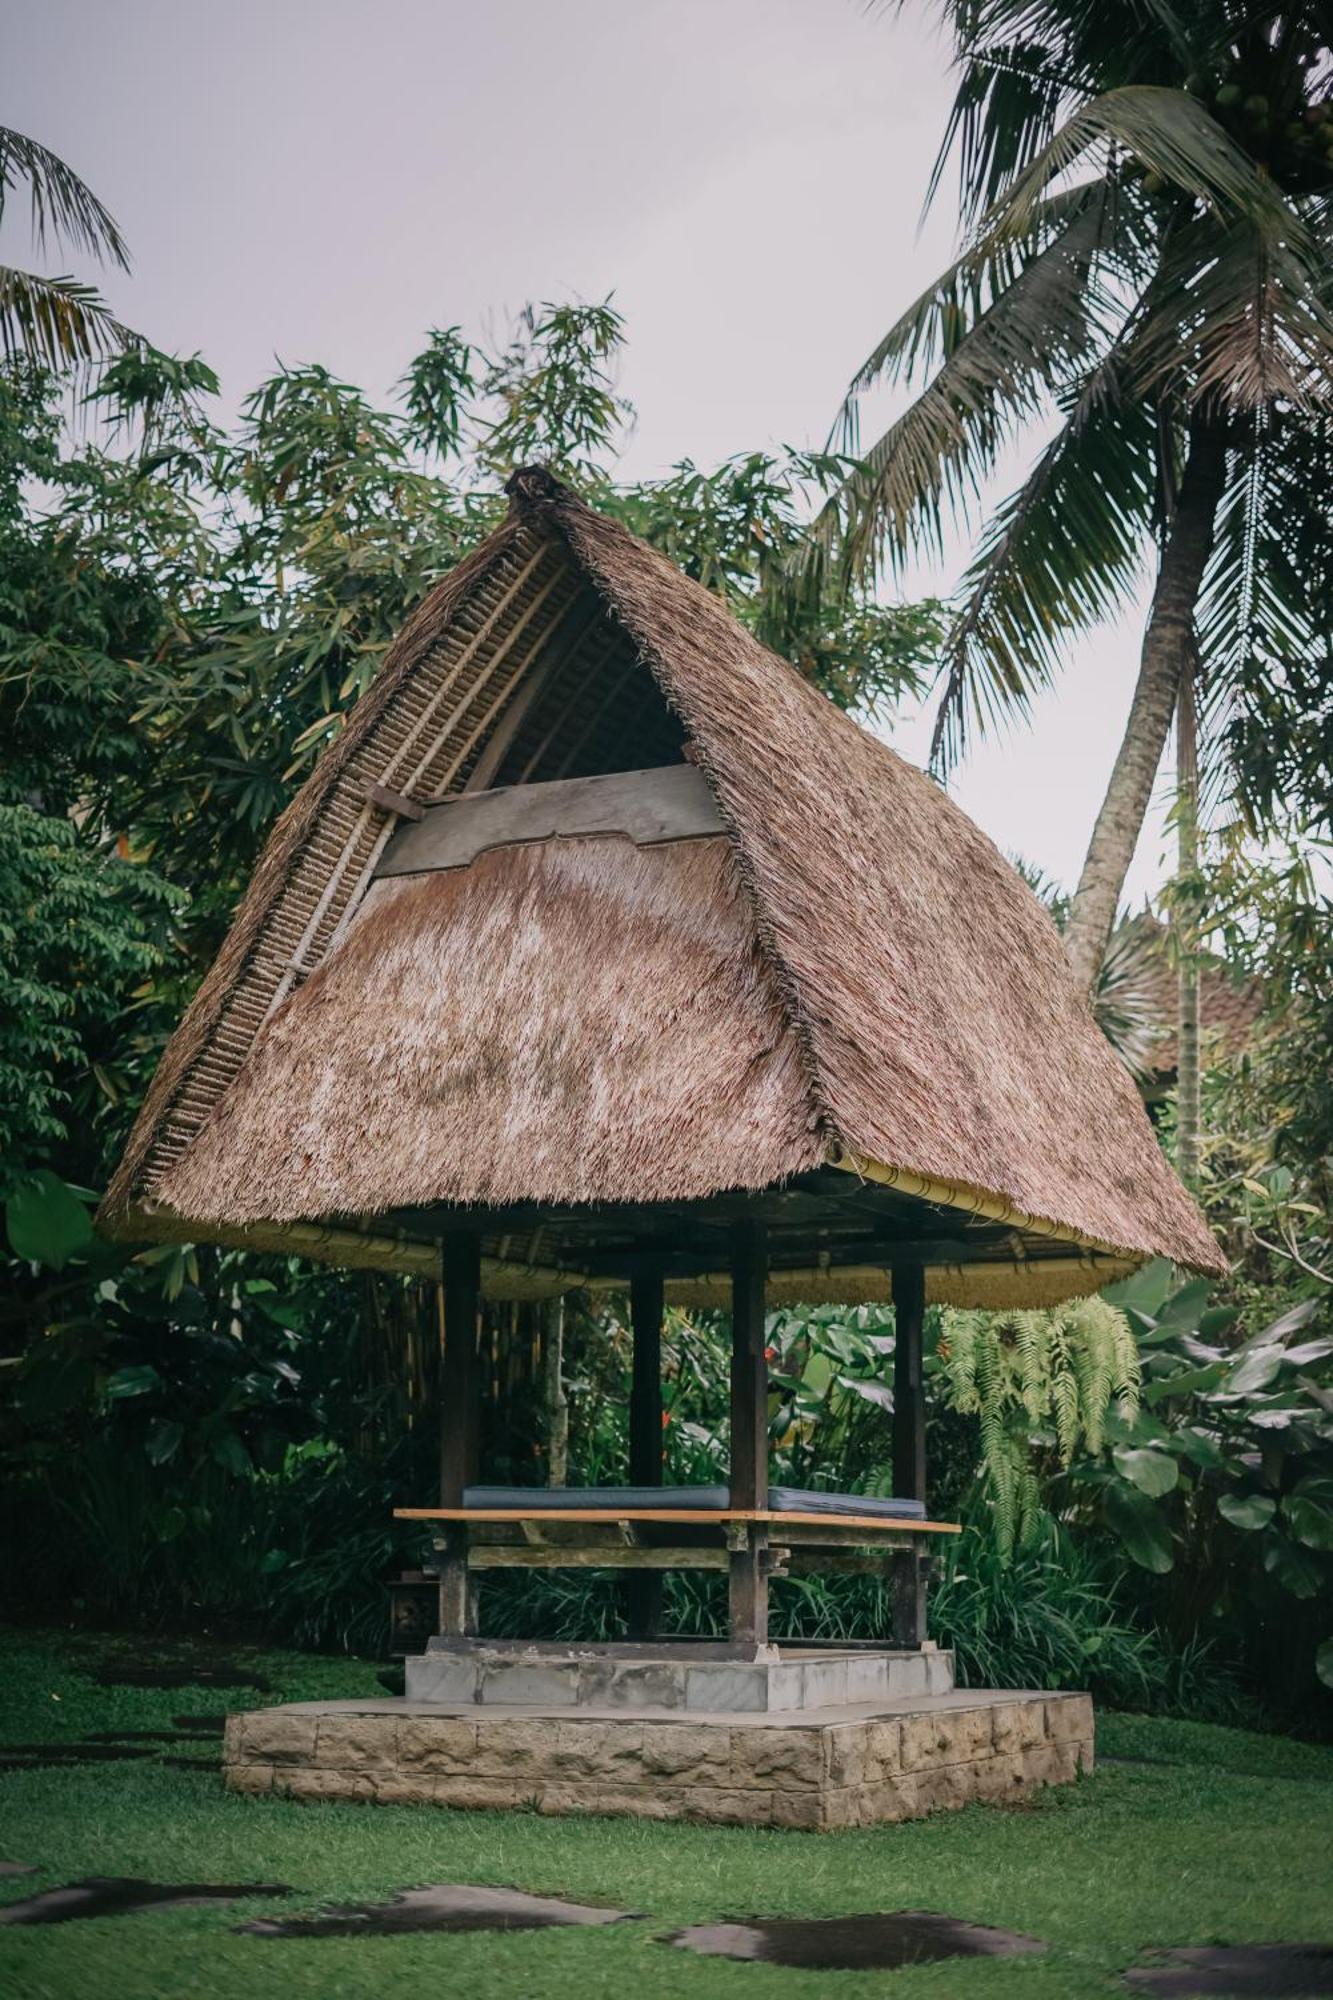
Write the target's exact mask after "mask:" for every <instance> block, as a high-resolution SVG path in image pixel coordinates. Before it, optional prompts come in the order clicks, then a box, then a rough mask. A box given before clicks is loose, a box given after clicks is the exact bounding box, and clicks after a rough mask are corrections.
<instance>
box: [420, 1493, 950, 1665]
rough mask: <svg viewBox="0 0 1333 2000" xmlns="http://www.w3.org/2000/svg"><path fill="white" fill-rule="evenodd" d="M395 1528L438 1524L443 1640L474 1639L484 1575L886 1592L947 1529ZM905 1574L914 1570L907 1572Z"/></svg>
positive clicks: (604, 1519)
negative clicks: (856, 1578)
mask: <svg viewBox="0 0 1333 2000" xmlns="http://www.w3.org/2000/svg"><path fill="white" fill-rule="evenodd" d="M394 1518H395V1520H399V1521H421V1522H438V1523H439V1524H440V1526H441V1528H442V1529H443V1533H442V1534H441V1535H440V1536H439V1538H438V1539H437V1544H436V1545H437V1547H438V1549H439V1551H440V1557H441V1570H440V1581H441V1603H442V1606H444V1607H449V1606H452V1607H456V1608H455V1610H454V1612H453V1616H452V1617H450V1616H449V1615H448V1613H447V1611H446V1612H444V1613H443V1614H442V1624H443V1626H444V1629H445V1630H446V1631H448V1630H452V1631H453V1632H454V1633H455V1634H456V1636H460V1637H463V1636H469V1635H470V1634H471V1633H474V1632H475V1630H476V1612H475V1593H474V1588H470V1587H469V1580H470V1579H471V1578H472V1577H473V1576H474V1575H475V1574H476V1573H477V1572H479V1571H482V1570H493V1569H617V1570H630V1571H635V1570H646V1571H656V1572H658V1573H661V1572H663V1571H665V1570H672V1569H679V1570H725V1571H728V1572H729V1573H730V1574H732V1576H733V1577H734V1575H735V1573H736V1570H737V1568H738V1567H739V1568H742V1569H749V1568H750V1567H751V1566H753V1565H756V1564H757V1565H758V1566H759V1567H760V1568H761V1569H762V1572H763V1575H764V1577H765V1578H766V1579H771V1578H773V1577H785V1576H807V1575H811V1574H814V1573H817V1572H829V1571H834V1572H840V1573H842V1574H861V1575H864V1574H871V1575H875V1574H880V1575H884V1576H885V1577H886V1580H888V1581H890V1582H891V1583H893V1584H894V1585H895V1587H896V1584H897V1575H896V1572H895V1569H894V1564H895V1560H896V1558H898V1557H899V1556H901V1555H902V1554H904V1553H907V1554H909V1555H916V1556H918V1557H923V1556H924V1551H925V1549H927V1548H929V1546H930V1538H931V1537H932V1536H936V1535H956V1534H958V1533H960V1532H961V1530H960V1528H959V1527H958V1524H957V1523H956V1522H952V1521H921V1520H914V1519H893V1518H886V1517H885V1516H883V1515H875V1514H852V1513H847V1514H839V1513H822V1512H821V1513H804V1512H794V1511H793V1512H778V1511H776V1510H774V1509H772V1508H767V1507H718V1508H711V1507H654V1508H647V1507H645V1508H626V1507H542V1506H534V1505H524V1506H523V1507H395V1509H394ZM912 1567H913V1569H916V1568H917V1567H918V1565H917V1564H913V1565H912Z"/></svg>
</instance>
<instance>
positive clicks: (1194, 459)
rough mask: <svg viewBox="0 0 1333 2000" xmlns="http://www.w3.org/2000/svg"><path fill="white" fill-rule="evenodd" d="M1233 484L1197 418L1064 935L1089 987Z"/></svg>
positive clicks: (1208, 426) (1212, 426)
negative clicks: (1135, 673)
mask: <svg viewBox="0 0 1333 2000" xmlns="http://www.w3.org/2000/svg"><path fill="white" fill-rule="evenodd" d="M1225 480H1226V439H1225V436H1224V433H1223V431H1222V429H1221V428H1220V426H1219V425H1218V424H1217V423H1216V422H1215V421H1210V420H1209V419H1208V418H1206V417H1204V416H1202V415H1196V416H1195V417H1194V419H1193V421H1192V422H1191V425H1190V436H1189V456H1188V458H1187V460H1186V464H1185V471H1184V475H1183V477H1182V479H1181V482H1180V493H1179V496H1178V498H1177V501H1176V508H1175V513H1174V515H1173V517H1172V520H1171V526H1170V529H1169V531H1168V533H1167V536H1166V540H1165V543H1164V544H1163V548H1162V559H1161V564H1160V566H1159V568H1158V572H1157V586H1156V588H1155V590H1154V591H1153V601H1152V610H1151V612H1150V614H1149V617H1148V628H1147V631H1146V632H1145V634H1144V638H1143V655H1142V661H1141V664H1140V667H1139V678H1138V684H1137V686H1136V687H1135V689H1134V699H1133V702H1132V703H1131V705H1130V711H1129V721H1128V723H1127V724H1126V726H1125V735H1124V740H1123V742H1122V743H1121V745H1120V750H1119V753H1118V754H1117V757H1116V760H1115V767H1114V769H1113V770H1112V772H1111V781H1110V784H1109V785H1108V786H1107V788H1106V797H1105V798H1104V800H1103V801H1102V808H1101V811H1100V812H1099V813H1098V815H1097V823H1096V825H1095V826H1094V828H1093V830H1092V839H1091V841H1090V842H1089V845H1088V855H1087V859H1086V861H1085V862H1084V864H1083V874H1082V876H1081V878H1080V880H1079V885H1078V889H1077V891H1076V892H1075V896H1074V901H1073V905H1072V907H1071V910H1070V914H1069V928H1068V930H1067V931H1066V933H1065V949H1066V951H1067V953H1068V955H1069V963H1070V965H1071V966H1072V967H1073V970H1074V973H1075V976H1076V977H1077V979H1078V980H1079V983H1080V984H1081V985H1082V986H1083V987H1084V988H1085V989H1090V988H1091V986H1092V982H1093V980H1094V979H1095V978H1096V976H1097V968H1098V966H1099V965H1100V964H1101V961H1102V954H1103V953H1104V952H1105V950H1106V944H1107V940H1108V938H1109V937H1110V935H1111V929H1112V926H1113V925H1114V923H1115V919H1116V911H1117V909H1118V907H1119V903H1120V897H1121V894H1122V892H1123V890H1124V886H1125V877H1126V876H1127V875H1128V873H1129V865H1130V863H1131V861H1132V860H1133V859H1134V849H1135V847H1136V846H1137V844H1138V838H1139V834H1140V832H1141V831H1142V828H1143V821H1144V816H1145V814H1146V813H1147V810H1148V801H1149V799H1150V798H1151V796H1152V788H1153V780H1154V779H1155V778H1156V776H1157V769H1158V766H1159V764H1160V763H1161V761H1162V752H1163V750H1164V749H1165V747H1166V739H1167V733H1168V731H1169V730H1170V727H1171V718H1172V715H1173V714H1174V712H1175V708H1176V702H1177V699H1178V696H1179V692H1180V686H1181V679H1182V676H1183V675H1184V674H1185V673H1186V672H1187V671H1188V669H1189V666H1190V663H1191V661H1192V659H1193V649H1194V608H1195V604H1196V602H1197V600H1198V595H1199V587H1200V585H1201V583H1202V581H1203V573H1204V568H1205V565H1206V564H1207V561H1208V557H1209V554H1210V553H1211V551H1212V546H1213V533H1214V524H1215V522H1216V518H1217V509H1218V503H1219V501H1220V500H1221V498H1222V490H1223V486H1224V484H1225Z"/></svg>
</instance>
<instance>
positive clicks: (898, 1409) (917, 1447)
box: [892, 1264, 926, 1647]
mask: <svg viewBox="0 0 1333 2000" xmlns="http://www.w3.org/2000/svg"><path fill="white" fill-rule="evenodd" d="M893 1314H894V1350H893V1491H894V1497H895V1498H896V1499H899V1500H920V1501H921V1502H922V1504H923V1505H924V1503H925V1498H926V1384H925V1375H924V1372H923V1367H922V1334H923V1328H924V1322H925V1315H926V1274H925V1270H924V1269H923V1267H922V1266H921V1265H920V1264H898V1265H895V1266H894V1269H893ZM892 1576H893V1643H894V1645H895V1646H906V1647H915V1646H919V1645H920V1644H921V1642H922V1640H923V1639H924V1638H925V1636H926V1559H925V1557H924V1556H921V1555H919V1554H917V1553H916V1551H915V1550H912V1551H905V1552H904V1553H902V1554H900V1555H897V1556H895V1557H894V1558H893V1565H892Z"/></svg>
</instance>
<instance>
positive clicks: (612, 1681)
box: [405, 1639, 954, 1715]
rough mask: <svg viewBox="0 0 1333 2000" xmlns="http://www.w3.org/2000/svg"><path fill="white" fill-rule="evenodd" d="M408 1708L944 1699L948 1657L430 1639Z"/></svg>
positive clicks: (738, 1706) (864, 1650)
mask: <svg viewBox="0 0 1333 2000" xmlns="http://www.w3.org/2000/svg"><path fill="white" fill-rule="evenodd" d="M405 1671H406V1681H407V1686H406V1694H407V1699H408V1700H409V1701H428V1702H441V1703H445V1704H447V1705H448V1706H449V1707H451V1708H453V1707H457V1706H460V1705H461V1706H471V1705H472V1704H474V1703H478V1704H480V1705H481V1706H483V1707H487V1708H492V1707H497V1706H499V1707H506V1708H510V1707H514V1706H521V1707H524V1708H542V1709H547V1708H552V1709H556V1708H558V1709H567V1708H578V1709H584V1708H609V1709H617V1710H619V1709H633V1710H634V1711H635V1712H636V1713H637V1712H638V1711H640V1710H642V1709H645V1708H670V1709H686V1710H689V1711H692V1712H699V1713H702V1714H706V1715H713V1714H717V1713H720V1712H725V1713H726V1714H728V1715H731V1714H735V1713H738V1712H739V1713H751V1712H761V1713H767V1712H769V1711H776V1710H779V1709H780V1710H782V1711H783V1712H784V1713H790V1712H791V1711H793V1710H796V1709H801V1710H806V1709H815V1708H842V1707H846V1706H847V1704H848V1703H856V1704H864V1703H867V1702H874V1703H877V1704H879V1705H881V1706H885V1707H892V1706H893V1704H894V1703H895V1702H896V1701H897V1700H899V1699H900V1698H901V1697H903V1696H912V1695H921V1694H948V1693H949V1692H950V1691H951V1689H952V1688H953V1684H954V1676H953V1654H952V1653H948V1652H944V1653H942V1652H940V1651H938V1650H937V1648H935V1647H934V1646H931V1645H927V1646H924V1647H922V1648H920V1649H919V1650H917V1649H914V1650H912V1651H903V1652H894V1651H890V1650H888V1649H887V1648H880V1647H869V1646H865V1647H845V1648H844V1647H836V1648H835V1647H832V1646H818V1647H817V1646H776V1645H770V1646H757V1647H755V1648H754V1649H753V1656H752V1657H751V1658H749V1659H742V1658H740V1657H739V1656H737V1655H736V1654H734V1653H732V1652H731V1651H730V1649H729V1648H727V1647H723V1646H717V1647H712V1646H709V1645H708V1644H707V1643H702V1644H701V1643H698V1642H696V1641H693V1640H685V1641H682V1642H680V1643H678V1644H677V1645H674V1646H672V1645H670V1644H663V1643H661V1642H651V1641H650V1642H647V1643H642V1644H633V1643H631V1644H627V1645H621V1646H597V1645H589V1646H575V1645H568V1644H560V1645H554V1644H551V1645H542V1644H534V1643H532V1642H530V1641H522V1640H507V1641H506V1640H500V1639H431V1640H429V1641H428V1642H427V1646H426V1651H425V1652H424V1653H422V1654H419V1655H417V1656H416V1657H415V1658H409V1659H408V1660H407V1662H406V1668H405Z"/></svg>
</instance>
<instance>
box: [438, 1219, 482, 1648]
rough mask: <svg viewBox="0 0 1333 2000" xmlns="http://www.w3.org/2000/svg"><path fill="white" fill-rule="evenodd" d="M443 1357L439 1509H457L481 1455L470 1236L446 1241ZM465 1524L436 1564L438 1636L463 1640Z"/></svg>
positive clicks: (476, 1264)
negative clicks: (438, 1571)
mask: <svg viewBox="0 0 1333 2000" xmlns="http://www.w3.org/2000/svg"><path fill="white" fill-rule="evenodd" d="M440 1263H441V1276H442V1280H443V1286H444V1358H443V1364H442V1367H441V1370H440V1506H441V1508H450V1509H460V1510H461V1508H462V1505H463V1491H464V1488H465V1487H467V1486H471V1485H472V1484H474V1483H475V1481H476V1477H477V1465H478V1460H479V1455H480V1443H481V1440H480V1383H479V1378H478V1370H477V1323H478V1316H479V1311H480V1306H481V1239H480V1237H478V1236H476V1235H475V1234H473V1233H472V1232H470V1231H469V1232H466V1233H464V1232H461V1231H460V1232H458V1233H455V1234H452V1235H449V1236H446V1237H445V1238H444V1241H443V1243H442V1245H441V1254H440ZM467 1537H468V1531H467V1526H466V1523H465V1521H459V1522H458V1523H457V1524H456V1525H454V1526H452V1527H450V1528H449V1529H448V1530H447V1531H446V1534H445V1550H444V1553H443V1555H442V1556H441V1559H440V1631H441V1632H442V1633H443V1634H444V1635H445V1636H446V1637H450V1638H464V1637H466V1636H467V1635H468V1634H469V1633H471V1632H473V1631H474V1630H475V1629H476V1596H475V1590H474V1587H473V1585H472V1583H471V1580H470V1578H469V1576H468V1568H467Z"/></svg>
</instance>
